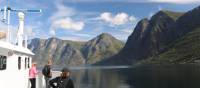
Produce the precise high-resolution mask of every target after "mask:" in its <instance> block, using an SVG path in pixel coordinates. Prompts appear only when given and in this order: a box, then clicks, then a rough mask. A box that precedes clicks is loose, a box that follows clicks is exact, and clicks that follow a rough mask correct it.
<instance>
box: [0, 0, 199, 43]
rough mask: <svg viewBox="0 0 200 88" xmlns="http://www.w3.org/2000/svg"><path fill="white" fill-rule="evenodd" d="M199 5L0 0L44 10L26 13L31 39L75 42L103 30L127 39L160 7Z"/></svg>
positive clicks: (14, 22)
mask: <svg viewBox="0 0 200 88" xmlns="http://www.w3.org/2000/svg"><path fill="white" fill-rule="evenodd" d="M199 5H200V0H0V8H3V7H4V6H10V7H11V8H12V9H42V12H41V13H26V15H25V33H26V34H27V35H28V36H29V38H43V39H46V38H49V37H58V38H60V39H64V40H73V41H88V40H90V39H92V38H94V37H96V36H98V35H99V34H101V33H109V34H111V35H113V36H114V37H116V38H117V39H119V40H122V41H126V40H127V38H128V36H129V35H130V34H131V33H132V32H133V31H134V27H135V26H136V25H137V22H138V21H140V20H141V19H143V18H148V19H150V18H151V16H152V15H154V14H155V13H156V12H158V11H159V10H171V11H177V12H186V11H189V10H191V9H193V8H195V7H197V6H199ZM0 18H1V19H2V12H1V13H0ZM10 26H11V30H12V33H13V36H14V35H15V33H16V32H17V28H18V17H17V13H14V12H13V13H11V24H10ZM5 29H6V24H4V23H2V22H0V31H5ZM14 40H15V37H13V41H14Z"/></svg>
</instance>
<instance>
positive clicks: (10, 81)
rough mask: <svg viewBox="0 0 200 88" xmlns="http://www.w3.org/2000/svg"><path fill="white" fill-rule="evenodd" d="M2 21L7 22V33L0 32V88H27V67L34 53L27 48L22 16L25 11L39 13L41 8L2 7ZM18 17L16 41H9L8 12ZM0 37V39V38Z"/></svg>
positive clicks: (23, 16) (0, 10)
mask: <svg viewBox="0 0 200 88" xmlns="http://www.w3.org/2000/svg"><path fill="white" fill-rule="evenodd" d="M0 12H2V13H3V19H1V21H2V22H4V23H6V24H7V33H3V32H1V33H0V37H1V38H6V41H4V40H0V88H28V86H30V85H29V79H28V74H29V68H30V67H31V61H32V58H31V57H32V56H33V55H34V53H33V52H32V51H31V50H29V49H28V48H27V36H26V35H25V34H24V18H25V14H27V13H40V12H41V10H27V9H12V8H10V7H4V8H3V9H0ZM11 13H12V14H16V15H18V18H19V26H18V33H17V36H16V37H15V38H16V39H17V42H16V43H15V44H13V43H11V36H12V35H11V33H10V27H9V25H10V14H11ZM1 38H0V39H1Z"/></svg>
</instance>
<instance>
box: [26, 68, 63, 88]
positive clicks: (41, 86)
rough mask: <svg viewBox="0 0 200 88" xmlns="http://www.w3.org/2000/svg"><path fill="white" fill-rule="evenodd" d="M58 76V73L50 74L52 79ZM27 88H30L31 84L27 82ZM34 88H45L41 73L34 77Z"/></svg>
mask: <svg viewBox="0 0 200 88" xmlns="http://www.w3.org/2000/svg"><path fill="white" fill-rule="evenodd" d="M59 75H60V72H59V71H53V72H52V78H54V77H57V76H59ZM28 88H31V83H30V81H29V84H28ZM36 88H46V87H45V80H44V76H43V75H42V73H41V72H39V73H38V75H37V77H36Z"/></svg>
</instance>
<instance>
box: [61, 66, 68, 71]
mask: <svg viewBox="0 0 200 88" xmlns="http://www.w3.org/2000/svg"><path fill="white" fill-rule="evenodd" d="M61 72H70V71H69V69H68V68H66V67H64V68H63V69H62V70H61Z"/></svg>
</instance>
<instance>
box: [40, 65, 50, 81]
mask: <svg viewBox="0 0 200 88" xmlns="http://www.w3.org/2000/svg"><path fill="white" fill-rule="evenodd" d="M42 74H43V75H44V76H45V77H47V78H51V77H52V75H51V74H52V73H51V66H50V65H45V66H44V68H43V69H42Z"/></svg>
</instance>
